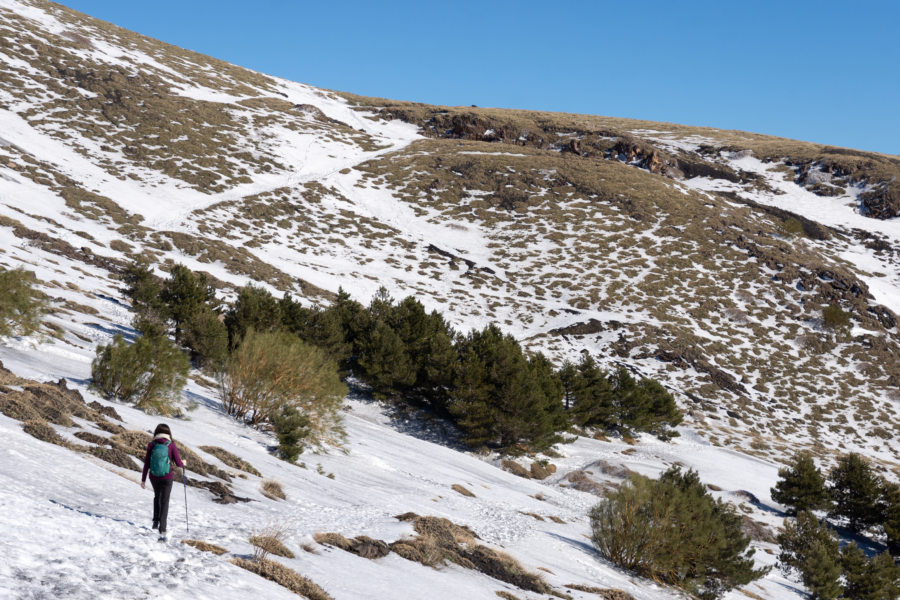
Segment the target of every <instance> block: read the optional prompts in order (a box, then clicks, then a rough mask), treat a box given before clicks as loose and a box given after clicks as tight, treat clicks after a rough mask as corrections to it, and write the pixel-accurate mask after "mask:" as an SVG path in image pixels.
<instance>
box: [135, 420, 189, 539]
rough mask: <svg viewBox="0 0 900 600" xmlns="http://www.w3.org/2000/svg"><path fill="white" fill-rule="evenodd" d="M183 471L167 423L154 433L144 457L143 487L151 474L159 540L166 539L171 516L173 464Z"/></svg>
mask: <svg viewBox="0 0 900 600" xmlns="http://www.w3.org/2000/svg"><path fill="white" fill-rule="evenodd" d="M173 462H174V463H175V464H176V465H178V466H179V467H181V468H182V469H183V468H184V461H182V460H181V457H180V456H179V455H178V448H177V447H176V446H175V440H173V439H172V430H171V429H169V426H168V425H166V424H165V423H160V424H159V425H157V426H156V429H155V430H154V431H153V439H152V440H151V441H150V443H149V444H147V455H146V456H145V457H144V471H143V473H142V474H141V487H142V488H146V487H147V473H148V471H149V473H150V485H152V486H153V529H158V530H159V539H161V540H164V539H166V517H167V516H168V514H169V495H170V494H171V493H172V484H173V482H174V481H175V473H174V472H173V471H172V463H173Z"/></svg>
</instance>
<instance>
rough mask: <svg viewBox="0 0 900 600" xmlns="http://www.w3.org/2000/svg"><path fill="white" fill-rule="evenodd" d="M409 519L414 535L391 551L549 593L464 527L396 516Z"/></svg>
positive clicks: (411, 515)
mask: <svg viewBox="0 0 900 600" xmlns="http://www.w3.org/2000/svg"><path fill="white" fill-rule="evenodd" d="M397 518H398V519H400V520H401V521H411V522H412V523H413V529H414V530H415V531H416V533H417V534H418V535H416V537H413V538H407V539H403V540H400V541H398V542H394V543H393V544H391V550H393V551H394V552H396V553H397V554H399V555H400V556H402V557H403V558H405V559H407V560H412V561H415V562H418V563H421V564H423V565H426V566H431V567H437V566H440V565H442V564H444V563H445V562H448V561H449V562H453V563H455V564H457V565H459V566H461V567H464V568H466V569H473V570H476V571H479V572H481V573H484V574H485V575H487V576H489V577H493V578H494V579H497V580H499V581H503V582H505V583H510V584H512V585H515V586H516V587H519V588H522V589H523V590H528V591H532V592H538V593H541V594H544V593H552V588H551V587H550V586H549V585H547V583H546V582H545V581H544V580H543V578H542V577H541V576H540V575H538V574H536V573H530V572H528V571H526V570H525V569H524V568H523V567H522V565H521V564H519V562H518V561H517V560H516V559H514V558H513V557H511V556H510V555H508V554H506V553H504V552H500V551H499V550H495V549H493V548H489V547H488V546H484V545H482V544H479V543H477V542H476V540H477V539H478V536H477V535H475V533H474V532H473V531H472V530H471V529H469V528H468V527H465V526H460V525H457V524H455V523H453V522H452V521H450V520H448V519H443V518H440V517H427V516H426V517H420V516H418V515H416V514H415V513H405V514H402V515H398V516H397Z"/></svg>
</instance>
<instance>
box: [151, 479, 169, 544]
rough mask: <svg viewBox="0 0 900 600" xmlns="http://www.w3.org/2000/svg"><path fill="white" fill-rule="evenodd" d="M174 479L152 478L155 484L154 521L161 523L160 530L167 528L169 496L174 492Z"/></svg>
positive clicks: (152, 483)
mask: <svg viewBox="0 0 900 600" xmlns="http://www.w3.org/2000/svg"><path fill="white" fill-rule="evenodd" d="M172 483H173V482H172V480H171V479H158V480H153V479H151V480H150V485H152V486H153V522H154V523H159V531H160V533H162V532H163V531H165V530H166V518H167V517H168V516H169V496H170V495H171V494H172Z"/></svg>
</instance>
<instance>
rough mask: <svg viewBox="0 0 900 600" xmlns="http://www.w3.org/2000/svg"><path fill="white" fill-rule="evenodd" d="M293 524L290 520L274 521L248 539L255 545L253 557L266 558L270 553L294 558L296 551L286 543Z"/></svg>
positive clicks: (255, 558)
mask: <svg viewBox="0 0 900 600" xmlns="http://www.w3.org/2000/svg"><path fill="white" fill-rule="evenodd" d="M292 528H293V525H292V523H291V522H290V521H272V522H270V523H269V524H268V525H266V526H265V527H264V528H263V529H262V530H261V531H259V532H257V533H254V534H253V535H251V536H250V539H249V540H248V541H249V542H250V544H252V545H253V547H254V548H253V559H254V560H265V558H266V557H267V556H268V555H269V554H274V555H276V556H283V557H285V558H294V553H293V552H291V550H290V549H289V548H288V547H287V546H285V545H284V542H285V540H286V539H287V538H288V536H289V534H290V532H291V529H292Z"/></svg>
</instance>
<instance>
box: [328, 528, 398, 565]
mask: <svg viewBox="0 0 900 600" xmlns="http://www.w3.org/2000/svg"><path fill="white" fill-rule="evenodd" d="M313 539H315V540H316V542H318V543H319V544H322V545H324V546H333V547H335V548H339V549H341V550H344V551H345V552H350V553H352V554H355V555H357V556H360V557H362V558H368V559H370V560H374V559H376V558H381V557H383V556H387V555H388V554H390V552H391V549H392V548H391V546H389V545H388V544H387V543H386V542H383V541H381V540H376V539H374V538H370V537H368V536H365V535H358V536H356V537H355V538H353V539H349V538H346V537H344V536H343V535H341V534H339V533H316V534H315V535H313Z"/></svg>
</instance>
